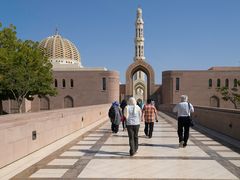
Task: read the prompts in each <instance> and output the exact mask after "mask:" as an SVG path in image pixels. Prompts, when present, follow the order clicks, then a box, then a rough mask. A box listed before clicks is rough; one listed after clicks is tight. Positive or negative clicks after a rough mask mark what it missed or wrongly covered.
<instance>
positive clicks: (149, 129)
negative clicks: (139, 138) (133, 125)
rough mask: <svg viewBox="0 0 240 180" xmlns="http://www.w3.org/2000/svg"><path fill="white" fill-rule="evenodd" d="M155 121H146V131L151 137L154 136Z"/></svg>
mask: <svg viewBox="0 0 240 180" xmlns="http://www.w3.org/2000/svg"><path fill="white" fill-rule="evenodd" d="M153 126H154V122H145V128H144V133H145V135H146V136H148V137H149V138H151V137H152V133H153Z"/></svg>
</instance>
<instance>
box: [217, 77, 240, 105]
mask: <svg viewBox="0 0 240 180" xmlns="http://www.w3.org/2000/svg"><path fill="white" fill-rule="evenodd" d="M238 85H239V86H240V81H238ZM217 91H218V92H220V94H221V95H222V99H223V100H224V101H230V102H231V103H232V104H233V105H234V108H235V109H237V108H238V105H239V104H240V93H239V91H238V88H236V87H234V88H231V89H229V88H228V87H221V88H217Z"/></svg>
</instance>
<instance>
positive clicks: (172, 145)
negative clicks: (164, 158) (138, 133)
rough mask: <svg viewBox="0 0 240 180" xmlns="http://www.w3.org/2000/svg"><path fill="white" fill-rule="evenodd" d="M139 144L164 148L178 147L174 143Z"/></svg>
mask: <svg viewBox="0 0 240 180" xmlns="http://www.w3.org/2000/svg"><path fill="white" fill-rule="evenodd" d="M139 146H150V147H165V148H172V149H179V147H178V145H176V144H149V143H140V144H139Z"/></svg>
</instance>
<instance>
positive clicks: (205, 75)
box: [162, 70, 240, 108]
mask: <svg viewBox="0 0 240 180" xmlns="http://www.w3.org/2000/svg"><path fill="white" fill-rule="evenodd" d="M162 77H163V82H162V98H163V104H175V103H178V102H179V100H180V96H181V95H182V94H186V95H188V97H189V100H190V102H192V103H193V104H194V105H198V106H210V98H211V97H212V96H217V97H218V98H219V100H220V107H221V108H234V106H233V104H232V103H231V102H226V101H224V100H222V99H221V97H222V96H221V94H220V93H218V92H217V91H216V88H217V79H220V80H221V87H223V86H224V85H225V79H229V88H232V87H233V82H234V79H238V80H240V78H239V77H240V71H210V70H206V71H164V72H163V73H162ZM177 77H178V78H180V89H179V90H176V78H177ZM209 79H212V81H213V86H212V87H211V88H209V87H208V80H209ZM238 88H239V87H238ZM238 92H239V93H240V88H239V91H238Z"/></svg>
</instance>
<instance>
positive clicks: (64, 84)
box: [62, 79, 66, 88]
mask: <svg viewBox="0 0 240 180" xmlns="http://www.w3.org/2000/svg"><path fill="white" fill-rule="evenodd" d="M62 86H63V88H65V87H66V82H65V79H63V80H62Z"/></svg>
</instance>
